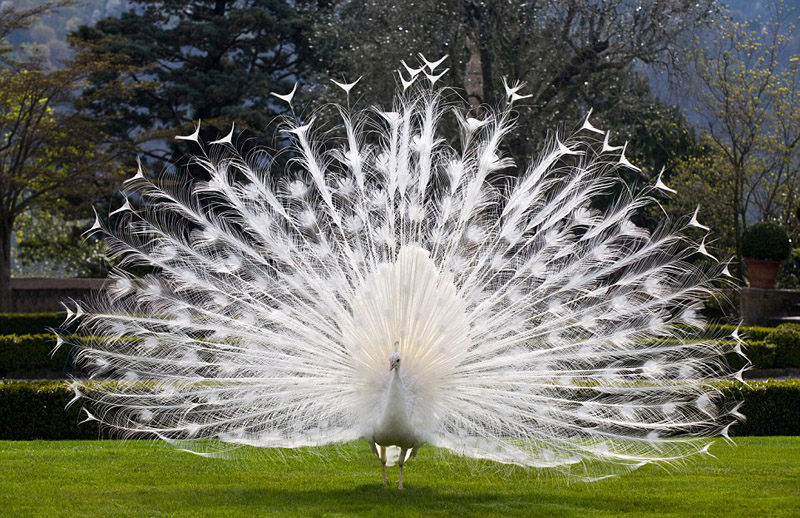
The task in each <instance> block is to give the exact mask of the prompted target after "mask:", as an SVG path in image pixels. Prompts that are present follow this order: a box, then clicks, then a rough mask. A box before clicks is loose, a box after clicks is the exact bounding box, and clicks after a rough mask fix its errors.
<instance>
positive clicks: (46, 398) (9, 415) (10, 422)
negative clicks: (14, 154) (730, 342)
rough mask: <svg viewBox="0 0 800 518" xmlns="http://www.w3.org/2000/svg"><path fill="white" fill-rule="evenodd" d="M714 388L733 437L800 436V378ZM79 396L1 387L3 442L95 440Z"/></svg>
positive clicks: (34, 387)
mask: <svg viewBox="0 0 800 518" xmlns="http://www.w3.org/2000/svg"><path fill="white" fill-rule="evenodd" d="M715 386H716V387H717V388H719V389H720V390H721V391H722V393H723V395H724V397H725V398H727V400H728V401H744V406H743V407H742V409H741V412H742V413H743V414H744V415H745V416H746V417H747V420H746V422H745V423H743V424H738V425H736V426H734V427H733V428H732V429H731V430H732V434H735V435H739V436H743V435H800V380H796V379H795V380H782V381H768V382H762V381H755V382H749V383H748V384H743V383H739V382H720V383H717V384H716V385H715ZM74 395H75V393H74V390H73V389H72V388H71V387H70V384H69V383H68V382H64V381H61V382H28V383H9V384H5V385H0V440H9V439H10V440H31V439H79V438H81V439H83V438H86V439H88V438H96V437H97V436H98V432H97V427H96V425H94V424H91V425H82V426H80V427H78V426H77V422H78V420H79V419H78V407H79V406H80V404H76V405H73V406H71V407H70V408H69V409H67V410H65V407H66V404H67V403H68V402H69V401H70V400H71V399H72V398H73V397H74Z"/></svg>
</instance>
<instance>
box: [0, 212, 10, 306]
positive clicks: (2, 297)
mask: <svg viewBox="0 0 800 518" xmlns="http://www.w3.org/2000/svg"><path fill="white" fill-rule="evenodd" d="M12 229H13V226H12V222H11V221H10V219H9V218H2V221H0V313H10V312H11V311H12V309H11V232H12Z"/></svg>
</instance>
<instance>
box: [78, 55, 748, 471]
mask: <svg viewBox="0 0 800 518" xmlns="http://www.w3.org/2000/svg"><path fill="white" fill-rule="evenodd" d="M434 66H435V64H434ZM434 66H430V65H429V67H428V68H429V69H430V73H431V75H429V79H430V80H431V83H433V82H435V80H436V79H437V78H438V76H434V75H433V73H434ZM412 72H419V71H414V70H412ZM420 77H421V76H420ZM404 81H405V79H404ZM345 86H348V87H352V84H350V85H345ZM515 88H516V89H517V90H518V89H519V88H518V87H515ZM346 91H347V92H348V93H349V89H348V90H346ZM407 92H408V93H402V94H398V100H397V101H396V105H395V106H394V107H393V109H392V110H391V111H380V110H377V109H373V110H371V111H370V110H367V111H361V112H351V110H349V109H347V108H344V107H340V108H339V111H340V113H341V118H342V124H341V128H340V129H341V133H342V135H341V137H340V138H337V137H334V136H331V135H328V136H326V137H325V139H324V140H322V139H320V138H319V137H318V134H317V133H316V130H315V127H314V125H313V123H308V124H301V123H299V122H296V123H287V124H289V127H288V128H287V130H288V133H289V135H290V136H291V138H292V145H291V146H290V149H289V150H288V151H284V152H289V153H291V157H292V159H291V161H290V167H288V168H287V171H286V172H285V173H284V174H283V176H281V177H280V178H276V177H275V176H276V175H274V174H271V173H270V164H271V163H272V157H271V156H269V155H268V154H266V152H264V153H258V154H255V155H252V156H249V157H246V158H245V157H242V156H240V155H239V154H237V153H236V151H235V149H234V147H233V146H232V145H231V137H232V135H233V130H231V134H230V135H228V136H227V137H225V138H222V139H220V140H219V141H215V142H214V143H210V144H208V145H205V146H204V145H203V144H202V143H201V142H198V132H195V134H194V135H190V136H188V137H180V138H184V139H188V140H193V141H195V142H197V145H198V147H199V149H200V150H201V151H200V153H199V155H198V156H196V157H195V158H194V159H193V161H194V163H195V165H196V166H201V167H203V168H205V170H206V171H207V173H208V175H209V176H210V180H209V181H207V182H201V183H198V184H195V185H193V186H188V184H187V185H183V184H181V182H172V183H171V184H170V183H166V184H165V185H166V186H165V185H160V184H164V183H165V182H152V181H150V180H148V179H147V178H146V177H145V175H144V174H143V173H142V171H141V170H140V171H139V173H137V175H136V176H135V177H134V178H133V179H131V180H129V181H128V182H127V183H126V187H127V188H128V189H129V191H130V192H134V193H136V196H137V197H138V198H137V200H138V201H139V204H138V205H139V206H140V208H138V209H135V208H132V205H131V204H130V203H126V204H125V205H124V206H123V207H122V208H121V209H119V210H118V211H115V213H112V214H113V216H114V218H115V222H116V224H115V225H113V227H112V228H107V227H105V226H103V225H101V224H100V223H99V222H98V223H96V226H95V228H96V229H100V230H101V231H103V232H105V233H106V234H107V237H106V239H107V242H108V246H109V251H110V255H112V256H113V257H115V258H117V259H118V260H119V267H118V268H117V269H116V270H115V271H114V272H113V273H112V275H111V277H112V279H113V280H112V283H111V287H110V288H109V289H108V290H107V293H106V295H104V297H103V300H99V301H97V302H95V303H93V304H92V306H91V307H89V308H87V307H80V306H79V307H78V308H77V309H76V310H74V311H73V310H70V314H69V317H68V320H70V321H71V320H73V319H77V320H79V321H80V325H79V333H78V335H79V336H81V338H79V339H77V341H76V345H77V346H78V348H79V359H80V361H81V363H82V364H83V365H84V366H85V367H86V368H87V369H89V370H90V371H91V373H92V378H94V379H93V380H90V381H86V382H81V383H76V387H75V390H76V397H85V398H87V400H88V405H87V413H88V415H89V418H90V419H97V420H99V421H101V422H102V423H105V424H107V425H109V426H111V427H112V428H114V429H117V430H121V431H123V432H125V433H128V434H131V435H136V434H147V435H156V436H158V437H161V438H163V439H165V440H167V441H170V442H179V443H180V444H182V445H183V446H184V447H186V448H189V449H192V450H195V451H197V452H199V453H202V454H211V453H213V451H215V450H213V448H214V447H215V445H216V446H221V445H224V444H225V443H235V444H246V445H255V446H261V447H280V448H295V447H303V446H316V445H324V444H329V443H338V442H344V441H351V440H355V439H367V440H368V441H369V442H370V445H371V447H372V449H373V451H374V452H375V453H376V455H378V456H379V457H380V458H381V459H382V461H383V462H384V481H385V465H386V462H387V451H386V448H388V447H397V448H400V449H401V451H400V452H399V454H398V453H397V452H395V455H396V456H397V457H399V458H398V460H399V462H400V463H401V465H402V462H403V461H405V460H406V459H407V458H409V457H411V456H412V455H413V454H414V453H416V450H417V449H418V448H419V447H420V446H422V445H423V444H429V445H433V446H436V447H440V448H446V449H447V450H450V451H452V452H455V453H457V454H461V455H466V456H470V457H475V458H480V459H490V460H493V461H497V462H501V463H509V464H516V465H520V466H528V467H542V468H545V467H558V468H562V469H564V470H565V471H569V472H570V473H573V474H576V475H579V476H582V477H587V478H591V477H595V476H597V475H606V474H614V473H617V472H620V471H623V470H625V469H632V468H636V467H639V466H641V465H643V464H645V463H648V462H667V463H671V462H676V461H679V460H681V459H684V458H686V457H687V456H691V455H694V454H698V453H703V452H706V451H707V448H708V445H709V438H710V437H713V436H719V435H725V436H727V430H728V427H729V426H730V425H731V423H732V422H734V421H735V420H736V419H737V418H739V417H740V416H739V414H738V413H737V412H736V408H735V407H734V405H733V404H732V403H731V402H726V401H721V400H720V398H719V395H718V392H717V391H716V390H715V389H714V388H713V387H712V386H711V385H710V384H709V380H713V379H719V378H725V377H731V376H735V375H736V374H731V373H729V372H728V369H727V367H726V364H725V362H724V359H723V356H722V353H723V351H722V345H720V343H719V342H718V341H717V340H715V339H710V338H709V337H708V333H706V332H705V331H704V323H703V320H702V318H701V317H700V315H699V311H700V309H701V308H702V300H703V299H704V298H706V297H708V296H713V294H714V292H715V288H714V282H716V280H718V278H719V277H720V276H721V275H722V273H723V267H722V266H721V265H719V264H718V263H713V261H708V262H701V263H698V264H702V265H705V266H698V264H693V263H691V262H688V259H689V258H690V257H691V256H693V255H695V254H698V253H700V254H705V255H710V254H709V253H708V252H707V250H706V248H705V238H704V239H703V241H701V242H700V243H697V242H694V241H692V240H690V239H689V238H687V237H686V236H685V235H684V234H685V232H684V231H685V229H686V228H687V226H698V227H702V225H700V224H699V223H697V219H696V217H693V218H692V219H691V221H688V222H687V221H679V222H675V223H670V222H667V221H665V222H664V224H663V225H661V227H660V228H659V229H658V230H656V231H654V232H652V233H650V232H648V231H647V230H645V229H643V228H640V227H638V226H637V225H635V224H634V223H633V222H632V221H631V217H632V215H634V214H635V213H636V212H637V211H639V210H640V209H642V208H643V207H644V206H646V205H648V204H650V203H652V202H654V200H655V197H656V195H657V192H658V191H659V190H661V191H663V190H666V189H668V188H667V187H666V186H665V185H664V184H663V183H662V182H661V180H660V178H659V181H658V183H657V184H656V185H655V186H654V187H653V188H650V189H645V190H644V191H643V192H641V193H639V194H637V195H633V194H630V193H629V192H628V191H627V190H625V189H622V191H621V192H622V194H620V195H619V196H618V198H617V200H616V202H615V203H613V204H612V205H611V206H610V207H609V208H608V209H605V210H602V211H601V210H598V209H595V208H593V207H592V203H591V201H592V199H593V197H595V196H598V195H600V194H605V193H611V192H613V191H614V188H615V187H618V186H619V184H620V179H619V177H618V175H617V172H618V169H619V168H626V167H634V166H633V165H632V164H631V163H630V162H629V161H628V160H627V159H626V158H625V155H624V148H620V147H613V146H611V145H609V143H608V134H607V133H603V132H602V131H600V130H598V129H597V128H595V127H594V126H593V125H592V124H591V123H590V122H589V119H588V118H587V120H586V123H584V125H583V127H582V128H581V129H580V130H578V131H577V132H576V134H575V135H573V136H569V137H566V136H558V137H556V138H554V139H553V141H552V142H550V143H549V144H548V145H547V147H546V149H545V151H544V153H543V155H542V156H541V157H540V158H539V159H538V160H536V161H534V162H533V163H532V164H531V165H529V166H528V167H527V169H525V170H524V172H523V173H522V174H521V175H519V177H518V178H511V177H509V178H505V179H504V180H503V181H502V182H499V181H498V179H500V178H502V176H501V174H502V171H503V170H504V169H506V168H508V167H509V166H510V165H512V162H511V160H510V159H509V158H506V157H504V156H503V152H502V150H501V143H502V140H503V137H504V135H506V134H507V133H508V132H509V131H511V129H512V123H511V116H510V113H511V107H510V105H509V107H508V109H506V110H505V111H501V112H499V113H497V114H494V115H487V116H486V117H485V118H483V119H482V120H477V119H474V118H466V117H464V116H463V115H461V114H460V113H459V112H458V110H456V109H452V106H448V104H447V103H446V102H444V101H443V94H442V92H441V91H434V90H433V89H423V88H420V89H409V90H408V91H407ZM412 92H413V93H412ZM515 92H516V91H513V92H512V94H513V93H515ZM510 97H511V96H510ZM285 100H287V101H289V102H291V97H289V98H288V99H285ZM511 100H512V101H513V100H514V99H513V97H512V98H511ZM451 112H452V113H451ZM445 116H453V117H455V118H456V120H458V122H459V127H460V133H461V134H460V141H459V143H457V144H451V143H449V142H448V141H447V140H445V139H444V138H443V137H442V136H440V135H439V130H438V129H437V128H438V127H439V124H440V120H441V118H442V117H445ZM365 128H369V131H367V130H366V129H365ZM603 135H605V138H603ZM489 180H492V181H491V182H490V181H489ZM131 199H133V198H131ZM695 216H696V214H695ZM687 219H688V218H687ZM709 263H713V265H712V266H709V265H708V264H709ZM139 265H144V266H147V267H150V268H152V270H153V273H152V274H148V275H145V276H141V277H136V276H134V275H132V274H130V273H128V271H130V270H131V269H132V267H135V266H139ZM737 339H738V337H737ZM107 379H111V380H115V382H114V383H107V382H105V381H99V380H107ZM201 438H215V439H218V440H219V441H195V440H194V439H201ZM388 455H389V456H391V452H389V454H388ZM401 470H402V466H401ZM401 485H402V471H401Z"/></svg>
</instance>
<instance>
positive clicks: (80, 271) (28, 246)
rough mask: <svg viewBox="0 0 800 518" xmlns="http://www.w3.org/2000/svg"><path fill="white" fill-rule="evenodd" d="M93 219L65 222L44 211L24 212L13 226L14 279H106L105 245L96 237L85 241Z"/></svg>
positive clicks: (62, 218)
mask: <svg viewBox="0 0 800 518" xmlns="http://www.w3.org/2000/svg"><path fill="white" fill-rule="evenodd" d="M92 223H94V220H93V219H87V220H67V219H65V218H64V217H62V216H61V215H60V214H56V213H51V212H45V211H43V210H37V211H31V212H26V213H23V214H22V215H20V217H18V218H17V221H16V222H15V227H16V234H17V254H16V256H15V262H16V266H17V270H16V271H17V275H21V276H34V275H35V276H42V277H49V276H57V277H99V278H101V277H105V276H106V275H107V274H108V268H107V263H106V260H105V256H104V254H105V243H104V241H103V240H102V239H99V238H98V237H97V236H89V237H88V238H86V239H84V237H83V233H84V232H85V231H86V230H88V229H89V228H90V227H91V226H92Z"/></svg>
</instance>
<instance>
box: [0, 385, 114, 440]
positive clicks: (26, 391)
mask: <svg viewBox="0 0 800 518" xmlns="http://www.w3.org/2000/svg"><path fill="white" fill-rule="evenodd" d="M74 395H75V393H74V391H73V390H72V389H70V386H69V383H67V382H64V381H57V382H52V381H51V382H27V383H7V384H5V385H0V440H35V439H48V440H66V439H96V438H98V437H99V430H98V426H97V422H96V421H92V422H88V423H85V424H82V425H78V423H79V422H80V421H82V420H83V419H84V418H85V416H86V414H85V413H84V412H81V410H80V408H81V405H80V403H76V404H74V405H72V406H70V408H68V409H67V408H65V407H66V406H67V403H69V401H70V400H71V399H72V398H73V397H74Z"/></svg>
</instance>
